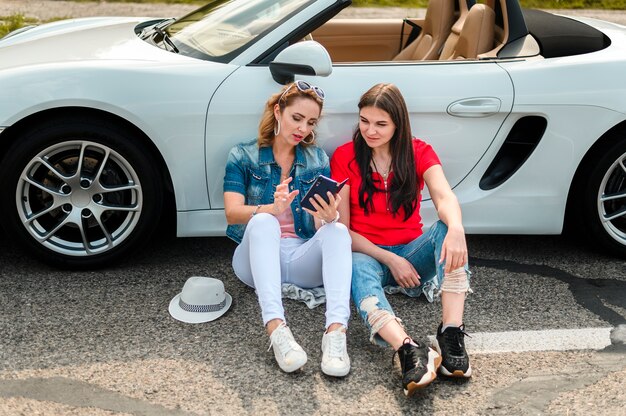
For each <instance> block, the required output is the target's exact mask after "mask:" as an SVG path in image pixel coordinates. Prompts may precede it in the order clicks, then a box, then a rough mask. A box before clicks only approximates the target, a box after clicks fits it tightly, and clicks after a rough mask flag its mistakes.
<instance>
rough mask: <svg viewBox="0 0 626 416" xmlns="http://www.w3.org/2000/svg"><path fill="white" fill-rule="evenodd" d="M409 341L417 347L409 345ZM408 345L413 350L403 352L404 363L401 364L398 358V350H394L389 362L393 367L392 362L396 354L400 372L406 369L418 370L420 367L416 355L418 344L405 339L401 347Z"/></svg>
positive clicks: (407, 338) (420, 364)
mask: <svg viewBox="0 0 626 416" xmlns="http://www.w3.org/2000/svg"><path fill="white" fill-rule="evenodd" d="M411 341H413V342H414V343H415V344H416V345H417V347H416V346H415V345H413V344H411ZM407 344H408V345H410V346H411V347H413V348H407V349H405V350H404V362H402V360H401V357H400V349H398V350H396V352H394V354H393V357H391V362H392V365H393V360H395V358H396V354H397V355H398V359H399V360H400V368H401V369H402V371H406V369H407V368H419V367H422V362H421V360H420V359H419V357H418V355H417V353H418V349H419V347H420V344H419V342H417V341H415V340H412V339H411V338H409V337H406V338H405V339H404V341H403V342H402V346H405V345H407ZM407 363H409V364H410V367H407V365H406V364H407Z"/></svg>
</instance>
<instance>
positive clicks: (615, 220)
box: [573, 139, 626, 257]
mask: <svg viewBox="0 0 626 416" xmlns="http://www.w3.org/2000/svg"><path fill="white" fill-rule="evenodd" d="M587 172H588V176H587V177H586V178H583V179H581V182H580V191H581V198H580V199H578V198H577V199H578V200H577V201H576V199H575V200H574V201H573V203H574V204H576V203H579V204H580V207H579V209H578V210H577V211H578V214H579V215H578V217H579V221H578V224H579V225H580V226H582V229H583V230H586V234H587V235H588V236H589V237H590V239H591V242H592V243H593V244H599V245H600V246H601V247H603V248H604V249H606V250H608V251H609V252H611V253H612V254H617V255H619V256H622V257H623V256H626V140H624V139H621V140H620V141H619V142H617V143H616V144H614V145H613V146H611V147H610V148H609V149H607V150H606V151H605V152H603V153H602V155H601V156H600V157H599V159H598V160H597V161H596V163H594V164H593V165H592V167H591V168H590V169H589V170H588V171H587Z"/></svg>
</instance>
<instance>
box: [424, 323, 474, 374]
mask: <svg viewBox="0 0 626 416" xmlns="http://www.w3.org/2000/svg"><path fill="white" fill-rule="evenodd" d="M441 328H442V324H439V328H437V336H436V337H435V340H434V341H433V347H435V349H436V350H437V352H438V353H439V354H441V357H442V363H441V367H440V368H439V372H440V373H441V374H443V375H445V376H449V377H465V378H469V377H471V376H472V366H471V365H470V362H469V356H468V355H467V351H466V350H465V335H467V333H466V332H465V325H461V326H460V327H451V326H449V327H447V328H446V330H445V331H443V332H441ZM468 336H469V335H468Z"/></svg>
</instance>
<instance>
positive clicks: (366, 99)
mask: <svg viewBox="0 0 626 416" xmlns="http://www.w3.org/2000/svg"><path fill="white" fill-rule="evenodd" d="M364 107H375V108H378V109H380V110H383V111H385V112H386V113H387V114H389V117H390V118H391V120H392V121H393V124H395V126H396V131H395V132H394V134H393V137H392V138H391V141H390V142H389V151H390V153H391V168H392V170H393V177H392V179H391V180H390V183H389V184H388V185H387V186H388V192H389V198H388V201H387V204H388V208H389V209H390V211H391V212H392V214H393V215H396V214H397V213H398V211H399V210H400V208H403V210H404V221H406V220H407V219H409V218H410V217H411V215H413V212H414V211H415V210H416V209H417V200H418V196H419V189H418V178H417V171H416V169H415V156H414V155H413V136H412V135H411V124H410V122H409V112H408V110H407V107H406V102H405V101H404V98H403V97H402V94H401V93H400V90H399V89H398V87H396V86H395V85H393V84H376V85H374V86H373V87H372V88H370V89H369V90H368V91H367V92H366V93H365V94H363V95H362V96H361V99H360V101H359V110H361V109H363V108H364ZM352 141H353V142H354V151H355V159H356V163H357V165H358V167H359V171H360V172H361V178H363V180H362V181H361V186H360V188H359V206H360V207H361V208H362V209H363V210H364V211H365V215H368V214H369V213H370V212H371V211H373V210H374V202H373V196H374V193H376V192H385V189H384V187H383V185H382V184H381V183H380V182H379V181H375V180H374V179H373V178H372V168H371V161H372V149H371V148H370V147H369V146H368V145H367V143H366V142H365V139H363V136H362V135H361V130H360V129H359V128H358V127H357V129H356V131H355V132H354V135H353V137H352Z"/></svg>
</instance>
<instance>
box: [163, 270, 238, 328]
mask: <svg viewBox="0 0 626 416" xmlns="http://www.w3.org/2000/svg"><path fill="white" fill-rule="evenodd" d="M232 301H233V298H232V297H231V296H230V295H229V294H228V293H226V291H225V290H224V283H222V281H221V280H218V279H213V278H212V277H201V276H193V277H190V278H189V279H187V281H186V282H185V285H184V286H183V291H182V292H181V293H179V294H178V295H176V296H174V299H172V300H171V302H170V307H169V311H170V315H172V317H173V318H174V319H178V320H179V321H183V322H187V323H189V324H197V323H201V322H209V321H213V320H215V319H217V318H219V317H220V316H222V315H224V314H225V313H226V311H227V310H228V308H230V305H231V303H232Z"/></svg>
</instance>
